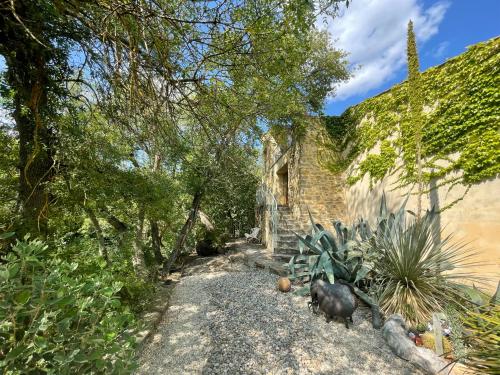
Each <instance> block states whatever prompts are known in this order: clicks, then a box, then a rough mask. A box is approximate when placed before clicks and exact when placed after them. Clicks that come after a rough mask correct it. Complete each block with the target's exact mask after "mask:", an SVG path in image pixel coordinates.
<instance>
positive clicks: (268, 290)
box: [137, 260, 420, 375]
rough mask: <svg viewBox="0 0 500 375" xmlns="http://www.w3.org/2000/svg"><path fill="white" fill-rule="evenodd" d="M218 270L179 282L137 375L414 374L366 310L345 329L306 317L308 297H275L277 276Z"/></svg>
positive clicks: (237, 268)
mask: <svg viewBox="0 0 500 375" xmlns="http://www.w3.org/2000/svg"><path fill="white" fill-rule="evenodd" d="M218 261H219V262H220V260H218ZM209 262H210V261H208V263H209ZM208 263H207V264H208ZM197 267H199V265H197ZM219 269H221V268H219ZM222 269H224V271H217V270H214V267H208V266H207V267H206V268H205V269H203V267H201V268H199V269H197V273H195V274H192V275H191V276H187V277H183V278H182V279H181V281H180V282H179V283H178V285H177V286H176V288H175V290H174V292H173V295H172V297H171V300H170V307H169V309H168V311H167V312H166V314H165V315H164V317H163V320H162V322H161V323H160V325H159V326H158V330H157V332H156V333H155V334H154V335H153V336H152V339H151V340H150V342H149V343H148V344H147V345H146V347H145V348H144V350H143V351H142V353H141V358H140V367H139V369H138V370H137V374H141V375H142V374H148V375H149V374H169V375H173V374H276V375H281V374H386V375H390V374H419V373H420V372H419V371H418V370H417V369H416V368H415V367H413V366H412V365H411V364H409V363H407V362H405V361H403V360H402V359H400V358H398V357H396V356H395V355H394V354H393V353H392V352H391V350H390V349H389V347H388V346H386V344H385V343H384V340H383V338H382V335H381V333H380V331H377V330H374V329H373V328H372V326H371V317H370V311H369V309H367V308H364V307H362V306H360V308H358V309H357V310H356V311H355V313H354V315H353V319H354V324H352V325H350V329H346V328H345V326H344V324H343V322H341V321H338V322H337V321H333V322H330V323H327V322H326V320H325V318H324V317H323V316H316V315H314V314H312V312H310V311H309V309H308V308H307V301H308V299H307V298H306V297H298V296H294V295H292V294H290V293H287V294H285V293H281V292H279V291H278V290H277V280H278V277H277V276H276V275H272V274H269V273H268V272H265V271H260V270H254V269H248V268H246V267H243V268H242V267H241V265H237V266H234V267H233V268H231V266H230V265H229V266H227V265H226V267H223V268H222ZM203 271H205V272H203ZM234 271H236V272H234ZM188 274H189V273H188Z"/></svg>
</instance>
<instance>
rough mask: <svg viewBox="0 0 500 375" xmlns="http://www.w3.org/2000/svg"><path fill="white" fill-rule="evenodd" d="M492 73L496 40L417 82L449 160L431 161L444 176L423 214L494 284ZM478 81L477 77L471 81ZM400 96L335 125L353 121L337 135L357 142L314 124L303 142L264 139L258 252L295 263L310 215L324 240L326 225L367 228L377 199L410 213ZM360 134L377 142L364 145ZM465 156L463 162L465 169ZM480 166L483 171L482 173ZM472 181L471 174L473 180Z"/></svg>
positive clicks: (495, 77) (498, 51)
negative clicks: (359, 222)
mask: <svg viewBox="0 0 500 375" xmlns="http://www.w3.org/2000/svg"><path fill="white" fill-rule="evenodd" d="M467 63H470V64H467ZM498 64H500V38H495V39H492V40H490V41H487V42H485V43H480V44H478V45H475V46H473V47H471V48H470V49H469V51H468V52H466V53H464V54H463V55H460V56H458V57H456V58H454V59H451V60H448V61H447V62H446V63H444V64H442V65H441V66H438V67H435V68H431V69H429V70H428V71H426V72H424V73H423V75H422V77H423V81H424V85H425V87H426V88H427V90H428V91H427V92H426V100H427V101H430V103H427V106H426V107H425V108H424V113H425V116H426V117H425V118H426V120H425V121H426V123H425V124H424V126H428V127H433V126H435V124H436V123H437V122H439V121H441V122H442V121H445V122H444V125H443V129H442V130H443V131H442V135H441V133H439V132H437V133H436V131H437V130H435V129H433V130H432V131H433V132H434V133H433V134H436V135H435V137H436V138H437V137H440V136H442V137H444V142H445V143H444V145H445V146H446V147H448V146H449V149H450V150H451V151H450V153H448V154H445V155H441V156H440V155H439V153H438V154H437V156H438V157H439V158H440V159H439V158H438V157H436V156H433V157H434V159H432V160H431V163H429V164H430V165H434V166H438V167H441V168H443V170H444V171H445V172H446V175H444V174H443V175H437V177H436V178H434V179H432V180H431V181H430V182H429V183H428V184H427V185H426V186H424V191H425V194H424V196H423V202H422V205H423V208H424V209H428V208H430V207H435V208H437V209H438V210H440V211H441V214H440V217H439V218H440V222H439V225H440V229H441V230H443V235H447V234H448V233H453V235H454V237H455V239H456V240H457V241H463V242H466V243H469V245H468V246H470V247H472V248H473V249H474V250H476V251H477V253H478V257H477V260H478V261H483V262H484V263H487V266H484V267H482V268H480V269H477V270H479V272H481V274H483V275H486V276H488V277H490V278H491V279H492V280H494V279H496V280H498V278H499V277H500V275H499V270H500V241H499V240H500V199H499V198H498V196H499V194H500V178H499V177H498V173H499V171H500V149H499V148H498V147H496V146H495V145H498V144H500V128H499V127H500V113H499V108H500V99H499V98H498V95H496V94H495V92H497V90H495V89H493V88H494V87H496V88H498V87H499V86H498V85H500V74H499V73H498ZM467 69H475V70H471V71H470V72H469V71H467ZM476 71H477V72H481V74H473V72H476ZM439 80H442V83H441V82H440V81H439ZM405 90H406V88H405V84H404V83H403V84H400V85H396V86H395V87H393V88H392V89H390V90H388V91H386V92H384V93H382V94H380V95H377V96H376V97H374V98H370V99H368V100H366V101H364V102H362V103H360V104H358V105H356V106H354V107H351V108H349V109H348V110H346V112H345V113H344V114H343V115H341V116H339V117H338V118H339V119H342V120H343V121H346V120H349V121H351V123H348V122H345V123H344V124H343V126H345V127H346V128H349V129H351V130H353V129H354V130H355V132H354V133H356V134H357V137H358V138H359V139H358V140H355V139H353V138H352V137H351V138H349V137H347V136H345V137H344V138H343V139H341V140H339V139H334V138H332V137H330V136H329V135H328V132H327V131H326V130H325V129H326V127H325V125H324V123H325V121H321V122H320V121H319V120H318V119H316V120H314V119H313V120H312V121H311V122H312V125H310V126H308V127H307V129H308V130H307V132H306V134H305V136H303V137H302V138H301V139H295V140H292V141H291V142H288V143H287V144H284V145H280V144H278V142H277V141H276V140H275V139H273V137H272V136H271V135H269V134H267V135H266V136H265V138H264V139H263V146H264V147H263V160H264V163H263V164H264V171H263V181H262V183H263V184H262V189H261V190H260V205H259V206H260V208H261V213H262V215H261V230H262V240H263V243H264V244H266V245H267V247H268V248H269V249H270V250H272V251H273V252H274V255H275V256H276V257H278V258H282V259H283V260H285V259H288V258H289V257H290V256H291V254H294V253H297V249H298V244H297V237H296V235H295V234H294V232H295V233H302V234H304V233H306V232H307V233H309V232H310V219H309V212H310V214H311V216H312V217H313V219H314V221H315V222H317V223H321V224H322V225H323V226H324V227H326V228H327V229H330V230H332V229H333V228H332V221H333V220H341V221H343V222H344V223H347V224H351V223H353V222H354V221H355V220H356V219H358V218H360V217H362V218H364V219H367V220H368V221H369V222H370V221H371V222H372V224H373V223H374V221H375V220H376V216H377V211H378V208H379V205H380V200H381V197H382V194H383V193H384V192H385V194H386V197H387V201H388V203H389V206H390V207H389V208H390V209H392V210H394V209H395V208H396V207H399V206H400V204H401V202H402V201H403V200H404V199H405V197H406V196H408V195H409V197H410V198H409V201H408V204H407V208H408V209H410V210H415V208H416V206H417V198H416V194H415V189H416V187H415V186H414V185H404V184H401V181H402V174H401V173H402V172H401V171H402V167H404V160H403V155H404V152H403V150H402V148H401V147H402V146H401V144H402V142H404V131H405V128H404V126H405V125H404V124H405V123H404V121H405V117H404V116H405V113H406V111H405V110H404V109H403V110H402V108H405V107H402V105H401V103H402V102H403V103H404V100H403V101H402V99H401V98H404V97H405V95H406V94H405V93H406V91H405ZM495 95H496V96H495ZM391 103H394V105H392V104H391ZM391 105H392V107H391ZM454 106H456V107H457V108H454ZM388 108H389V109H388ZM353 114H355V116H353ZM433 116H434V117H433ZM467 116H469V117H467ZM463 124H466V125H467V127H468V130H467V131H466V132H461V129H462V128H461V127H462V126H463ZM438 130H439V129H438ZM454 132H455V133H454ZM360 133H362V136H360V135H359V134H360ZM367 134H368V135H370V134H372V135H373V137H374V139H373V140H370V139H367V136H366V135H367ZM448 134H452V135H453V134H458V136H457V137H455V138H456V139H452V137H451V136H449V137H450V140H449V141H448V139H447V138H446V137H448ZM486 137H488V138H486ZM430 141H431V142H432V141H434V139H431V140H430ZM452 141H453V142H455V144H452V143H451V142H452ZM356 142H357V143H356ZM448 142H450V143H449V144H448ZM474 142H475V143H474ZM331 145H333V146H334V147H330V146H331ZM452 146H453V147H452ZM387 148H389V149H390V150H392V151H391V152H388V154H390V155H389V156H390V157H392V159H390V161H391V163H392V165H391V166H389V167H387V170H386V171H382V172H383V176H381V175H379V174H380V170H375V171H370V168H368V167H370V165H369V163H367V161H370V162H371V163H372V164H373V162H379V161H384V152H386V149H387ZM331 150H335V151H331ZM353 150H355V151H356V152H357V153H356V154H353ZM478 150H479V151H480V152H479V151H478ZM332 152H333V153H334V154H335V155H333V156H332ZM462 153H466V155H465V156H464V158H463V159H461V154H462ZM349 155H352V157H350V156H349ZM484 155H487V158H486V157H485V156H484ZM335 159H337V160H341V159H344V161H345V160H347V162H346V164H347V166H345V168H342V169H341V172H338V171H337V173H333V172H331V170H334V169H335V168H333V169H332V168H331V165H332V164H331V163H332V162H333V163H335ZM471 160H472V161H477V165H478V166H480V167H481V168H483V170H482V172H481V173H477V172H476V169H474V168H476V166H475V165H474V166H473V167H472V168H470V169H467V168H469V167H468V165H469V164H470V163H469V161H471ZM453 163H454V164H453ZM467 163H468V164H467ZM485 163H489V164H488V165H487V167H485ZM379 164H380V165H382V166H383V163H379ZM380 165H378V168H379V169H380ZM448 165H452V166H453V168H447V166H448ZM367 166H368V167H367ZM427 171H429V172H432V171H433V170H431V169H429V170H427ZM471 173H477V174H476V175H472V177H471V176H470V174H471ZM485 176H486V177H485ZM495 283H496V282H495Z"/></svg>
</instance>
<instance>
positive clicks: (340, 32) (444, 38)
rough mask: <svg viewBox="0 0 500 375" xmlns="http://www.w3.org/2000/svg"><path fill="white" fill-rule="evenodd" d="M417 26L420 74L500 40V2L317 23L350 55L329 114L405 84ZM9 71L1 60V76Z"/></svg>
mask: <svg viewBox="0 0 500 375" xmlns="http://www.w3.org/2000/svg"><path fill="white" fill-rule="evenodd" d="M410 18H411V19H412V20H413V21H414V23H415V32H416V34H417V43H418V49H419V54H420V65H421V69H422V70H425V69H427V68H429V67H431V66H435V65H439V64H441V63H443V62H444V61H446V60H447V59H449V58H450V57H454V56H456V55H459V54H461V53H463V52H464V51H465V50H466V47H467V46H470V45H472V44H475V43H478V42H481V41H484V40H487V39H490V38H492V37H495V36H499V35H500V0H475V1H471V0H437V1H436V0H352V1H351V2H350V6H349V8H347V9H345V8H344V9H343V10H342V11H341V14H340V16H339V17H338V18H335V19H334V20H327V22H326V23H324V22H318V25H319V26H320V27H322V28H326V29H327V30H328V31H329V32H330V34H331V35H332V37H333V38H334V39H336V41H335V42H334V44H335V46H337V47H339V48H341V49H343V50H345V51H346V52H348V53H349V57H348V59H349V61H350V63H351V64H352V66H353V67H354V68H355V69H354V70H355V71H354V78H353V79H351V80H350V81H349V82H348V83H347V84H342V85H341V86H340V87H339V88H338V90H337V96H335V97H333V98H329V99H328V100H327V101H326V104H325V112H326V113H327V114H330V115H338V114H341V113H342V112H343V111H344V110H345V109H346V108H348V107H350V106H352V105H354V104H357V103H359V102H361V101H363V100H364V99H366V98H369V97H372V96H374V95H376V94H378V93H380V92H382V91H384V90H386V89H388V88H390V87H391V86H393V85H394V84H396V83H398V82H401V81H403V80H404V79H405V78H406V74H407V72H406V25H407V23H408V20H409V19H410ZM3 68H4V61H3V58H0V70H2V69H3Z"/></svg>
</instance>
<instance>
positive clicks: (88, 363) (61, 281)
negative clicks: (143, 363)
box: [0, 239, 136, 374]
mask: <svg viewBox="0 0 500 375" xmlns="http://www.w3.org/2000/svg"><path fill="white" fill-rule="evenodd" d="M48 250H49V248H48V246H47V245H45V244H44V243H43V242H41V241H39V240H31V241H29V240H28V239H26V240H25V241H18V242H17V243H16V244H15V245H14V246H13V248H12V251H11V252H10V253H9V254H8V255H6V256H4V257H3V258H2V259H1V260H2V262H3V264H2V265H0V298H1V303H0V321H1V323H0V369H2V370H3V371H5V373H13V374H28V373H53V374H73V373H116V374H120V373H124V372H128V371H129V370H131V369H132V368H133V363H134V361H133V350H134V347H135V338H134V336H133V335H131V333H133V329H134V327H135V326H136V322H135V318H134V315H133V314H132V313H131V312H130V311H129V308H128V307H127V306H124V305H123V304H122V303H121V298H120V296H119V293H120V291H121V290H122V289H123V287H124V285H123V283H122V282H120V281H117V280H116V277H115V275H114V274H113V272H111V271H109V270H107V269H106V264H105V262H103V263H102V264H101V266H100V267H98V268H99V273H93V274H89V273H88V272H85V271H83V272H82V270H81V269H80V265H79V264H78V263H76V262H68V261H65V260H61V259H59V258H58V257H57V256H55V255H54V254H53V255H51V256H48V255H47V253H48Z"/></svg>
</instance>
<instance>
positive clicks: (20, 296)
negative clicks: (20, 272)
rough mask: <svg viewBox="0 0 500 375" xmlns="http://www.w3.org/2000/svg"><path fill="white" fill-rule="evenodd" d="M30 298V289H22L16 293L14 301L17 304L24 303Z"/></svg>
mask: <svg viewBox="0 0 500 375" xmlns="http://www.w3.org/2000/svg"><path fill="white" fill-rule="evenodd" d="M30 298H31V290H23V291H22V292H20V293H17V294H16V296H15V298H14V301H15V302H17V303H18V304H19V305H24V304H26V303H27V302H28V301H29V299H30Z"/></svg>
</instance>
